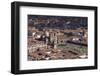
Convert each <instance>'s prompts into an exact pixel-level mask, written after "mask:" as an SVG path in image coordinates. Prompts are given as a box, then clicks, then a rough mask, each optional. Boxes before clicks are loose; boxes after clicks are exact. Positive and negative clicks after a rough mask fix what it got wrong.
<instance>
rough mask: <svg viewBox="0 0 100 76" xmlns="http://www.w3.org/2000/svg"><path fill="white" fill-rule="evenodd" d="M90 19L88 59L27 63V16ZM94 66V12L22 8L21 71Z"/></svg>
mask: <svg viewBox="0 0 100 76" xmlns="http://www.w3.org/2000/svg"><path fill="white" fill-rule="evenodd" d="M28 14H33V15H57V16H81V17H84V16H85V17H88V59H74V60H71V59H67V60H50V61H27V15H28ZM93 65H94V11H92V10H81V9H80V10H76V9H60V8H59V9H58V8H43V7H25V6H21V7H20V70H29V69H44V68H60V67H80V66H93Z"/></svg>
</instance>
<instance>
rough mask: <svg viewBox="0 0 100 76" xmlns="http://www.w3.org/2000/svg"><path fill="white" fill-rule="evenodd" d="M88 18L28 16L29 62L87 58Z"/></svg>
mask: <svg viewBox="0 0 100 76" xmlns="http://www.w3.org/2000/svg"><path fill="white" fill-rule="evenodd" d="M87 20H88V19H87V17H69V16H68V17H65V16H44V15H28V39H27V40H28V46H27V47H28V60H29V61H32V60H58V59H86V58H88V48H87V47H88V30H87V29H88V28H87V27H88V24H87Z"/></svg>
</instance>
